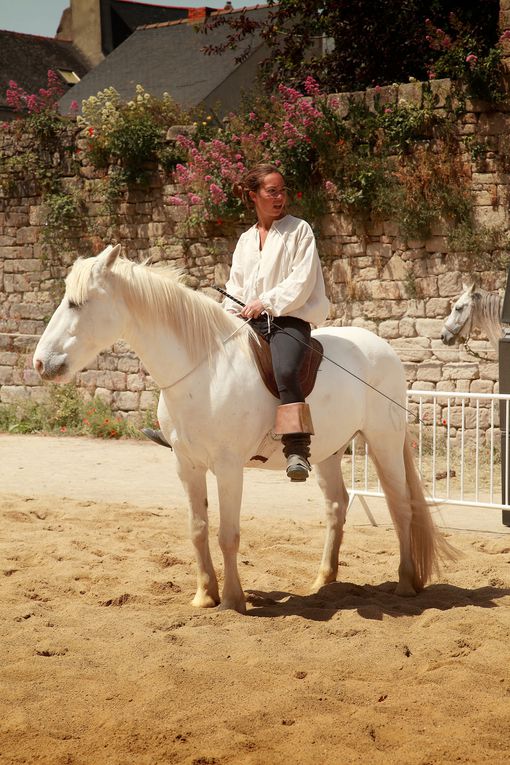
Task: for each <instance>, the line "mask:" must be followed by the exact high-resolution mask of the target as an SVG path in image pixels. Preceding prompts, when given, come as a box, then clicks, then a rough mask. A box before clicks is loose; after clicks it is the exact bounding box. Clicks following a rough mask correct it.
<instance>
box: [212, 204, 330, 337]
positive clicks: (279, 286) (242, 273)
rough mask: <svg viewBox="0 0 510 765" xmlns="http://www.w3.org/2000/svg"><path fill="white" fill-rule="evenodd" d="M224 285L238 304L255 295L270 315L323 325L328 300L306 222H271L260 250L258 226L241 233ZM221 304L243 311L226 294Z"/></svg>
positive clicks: (318, 261) (317, 257)
mask: <svg viewBox="0 0 510 765" xmlns="http://www.w3.org/2000/svg"><path fill="white" fill-rule="evenodd" d="M225 290H226V291H227V292H228V293H230V294H231V295H232V296H233V297H235V298H237V299H238V300H240V301H241V302H242V303H248V302H249V301H250V300H255V299H256V298H259V300H260V301H261V302H262V304H263V306H264V308H265V309H266V311H267V313H268V314H270V315H271V316H275V317H277V316H295V317H296V318H297V319H303V320H304V321H308V322H310V324H321V323H322V322H323V321H324V320H325V319H326V318H327V315H328V311H329V301H328V298H327V297H326V290H325V287H324V278H323V276H322V269H321V263H320V260H319V254H318V252H317V246H316V244H315V237H314V235H313V231H312V229H311V227H310V226H309V224H308V223H307V222H306V221H304V220H300V219H299V218H294V217H293V216H292V215H286V216H285V217H284V218H281V219H280V220H275V221H273V224H272V226H271V228H270V229H269V231H268V234H267V237H266V241H265V242H264V247H263V248H262V250H260V237H259V231H258V228H257V226H256V225H255V226H252V227H251V228H249V229H248V231H245V232H244V234H241V236H240V238H239V241H238V243H237V246H236V248H235V251H234V254H233V256H232V268H231V269H230V277H229V280H228V282H227V284H226V285H225ZM223 306H224V308H225V309H226V310H228V311H234V312H235V313H238V312H239V311H240V310H241V309H240V306H238V305H237V304H236V303H234V302H233V301H231V300H229V299H228V298H226V299H225V301H224V303H223Z"/></svg>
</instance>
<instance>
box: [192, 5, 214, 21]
mask: <svg viewBox="0 0 510 765" xmlns="http://www.w3.org/2000/svg"><path fill="white" fill-rule="evenodd" d="M213 11H214V8H208V7H207V6H203V7H202V8H188V19H189V21H205V20H206V18H207V17H208V16H210V15H211V13H212V12H213Z"/></svg>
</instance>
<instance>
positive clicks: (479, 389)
mask: <svg viewBox="0 0 510 765" xmlns="http://www.w3.org/2000/svg"><path fill="white" fill-rule="evenodd" d="M469 391H470V393H494V382H493V381H492V380H473V381H472V382H471V384H470V386H469Z"/></svg>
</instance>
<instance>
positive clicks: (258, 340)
mask: <svg viewBox="0 0 510 765" xmlns="http://www.w3.org/2000/svg"><path fill="white" fill-rule="evenodd" d="M250 347H251V350H252V351H253V355H254V356H255V361H256V363H257V368H258V370H259V373H260V376H261V378H262V381H263V382H264V385H265V386H266V388H267V389H268V391H269V392H270V393H272V395H273V396H274V397H275V398H280V395H279V393H278V387H277V385H276V380H275V379H274V373H273V362H272V360H271V350H270V348H269V343H268V342H267V340H265V338H263V337H262V335H257V336H253V335H251V336H250ZM323 353H324V348H323V347H322V343H320V342H319V341H318V340H316V339H315V338H314V337H312V338H311V340H310V348H309V349H307V351H306V355H305V358H304V359H303V363H302V365H301V373H300V382H301V387H302V389H303V397H304V398H306V397H307V396H309V395H310V393H311V392H312V390H313V386H314V385H315V380H316V377H317V372H318V369H319V366H320V363H321V361H322V356H323Z"/></svg>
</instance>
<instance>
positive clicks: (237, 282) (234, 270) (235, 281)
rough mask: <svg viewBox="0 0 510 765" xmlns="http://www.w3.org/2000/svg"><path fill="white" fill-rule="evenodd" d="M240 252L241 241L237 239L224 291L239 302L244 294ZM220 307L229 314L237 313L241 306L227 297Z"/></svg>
mask: <svg viewBox="0 0 510 765" xmlns="http://www.w3.org/2000/svg"><path fill="white" fill-rule="evenodd" d="M242 250H243V248H242V244H241V239H239V241H238V242H237V245H236V248H235V250H234V254H233V255H232V266H231V267H230V274H229V277H228V281H227V283H226V284H225V291H226V292H228V293H229V294H230V295H232V297H235V298H237V299H238V300H241V301H242V299H243V294H244V271H243V267H242V262H243V253H242ZM222 306H223V308H224V309H225V311H230V312H231V313H239V312H240V311H241V306H240V305H238V304H237V303H235V302H234V301H233V300H230V298H227V297H226V298H225V299H224V301H223V303H222Z"/></svg>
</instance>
